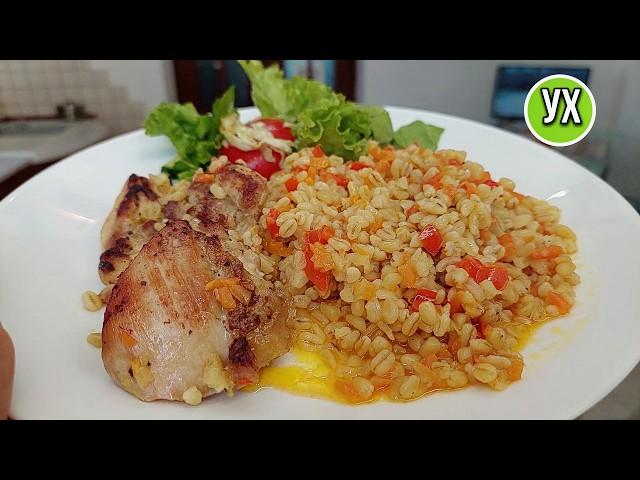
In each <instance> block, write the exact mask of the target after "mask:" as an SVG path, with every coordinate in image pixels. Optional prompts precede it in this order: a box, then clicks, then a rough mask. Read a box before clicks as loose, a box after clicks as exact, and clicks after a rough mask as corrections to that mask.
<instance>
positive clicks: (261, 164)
mask: <svg viewBox="0 0 640 480" xmlns="http://www.w3.org/2000/svg"><path fill="white" fill-rule="evenodd" d="M271 152H272V154H273V158H274V159H275V160H276V161H275V162H268V161H267V160H266V159H265V158H264V156H263V155H262V152H261V151H260V150H248V151H245V150H240V149H239V148H236V147H234V146H232V145H229V146H227V147H222V148H221V149H220V154H221V155H226V156H227V158H228V159H229V161H230V162H232V163H235V162H237V161H238V160H244V161H245V162H246V163H247V166H248V167H249V168H250V169H252V170H255V171H256V172H258V173H259V174H260V175H262V176H263V177H265V178H267V179H268V178H269V177H271V175H273V174H274V173H276V172H277V171H279V170H280V160H282V154H281V153H280V152H278V151H277V150H272V151H271Z"/></svg>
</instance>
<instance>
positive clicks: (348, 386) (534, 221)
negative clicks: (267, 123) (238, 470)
mask: <svg viewBox="0 0 640 480" xmlns="http://www.w3.org/2000/svg"><path fill="white" fill-rule="evenodd" d="M242 163H243V162H242V161H239V162H236V164H235V165H234V164H232V163H230V162H229V161H228V159H227V158H226V157H225V156H219V157H217V158H214V159H213V160H212V162H211V164H210V166H209V167H208V170H207V172H203V171H202V170H199V171H197V172H196V174H195V176H194V178H193V180H192V181H185V180H182V181H177V182H174V183H173V184H172V183H170V181H169V178H168V177H167V176H166V175H164V174H162V175H157V176H155V175H151V176H150V178H149V179H146V178H144V177H138V176H136V175H132V176H131V177H130V178H129V179H128V180H127V182H126V183H125V186H124V187H123V190H122V192H121V194H120V196H119V197H118V199H116V202H115V204H114V208H113V210H112V212H111V214H110V216H109V218H108V219H107V221H106V222H105V226H104V227H103V231H102V234H103V245H104V248H105V251H104V252H103V253H102V255H101V257H100V260H101V261H100V266H99V272H100V276H101V279H102V280H103V282H104V284H105V285H106V287H105V289H104V290H103V291H102V292H100V294H99V295H98V294H96V293H93V292H85V294H84V295H83V303H84V305H85V308H87V309H88V310H91V311H96V310H98V309H100V308H101V307H102V306H103V304H104V305H106V306H107V308H106V312H105V322H104V325H103V330H102V335H100V334H99V333H93V334H90V335H89V337H88V341H89V343H91V344H92V345H95V346H98V347H102V350H103V359H104V360H105V368H107V370H108V371H109V373H110V375H111V376H112V377H113V378H114V379H115V380H116V382H117V383H118V384H120V385H121V386H122V387H123V388H124V389H125V390H127V391H129V392H131V393H133V394H134V395H136V396H137V397H139V398H141V399H143V400H153V399H157V398H165V399H172V400H180V399H182V400H183V401H185V402H187V403H190V404H197V403H200V401H201V400H202V398H203V397H206V396H209V395H212V394H215V393H217V392H220V391H222V390H226V391H227V393H228V394H229V395H232V394H233V391H234V390H237V389H238V388H243V387H247V386H252V385H253V386H255V385H258V386H260V385H262V384H261V383H260V382H258V374H259V372H260V369H261V368H263V367H264V366H266V365H268V364H269V363H270V362H271V360H273V359H275V358H277V357H279V356H280V355H282V354H283V353H285V352H286V351H287V350H288V349H289V348H290V345H291V344H290V337H291V336H292V337H293V343H294V347H295V348H296V349H297V351H300V350H302V351H307V352H311V354H313V355H314V356H315V358H318V357H320V359H321V360H322V362H323V364H324V365H323V367H324V368H325V369H326V368H328V369H329V370H330V372H331V374H330V375H325V376H324V377H323V378H324V380H323V381H324V383H327V382H328V383H331V385H330V388H331V394H325V395H321V396H325V397H328V398H333V399H338V400H341V401H346V402H349V403H363V402H368V401H372V400H375V399H378V398H380V397H384V398H387V399H389V400H402V401H404V400H412V399H415V398H418V397H420V396H422V395H424V394H426V393H428V392H431V391H434V390H443V389H457V388H461V387H464V386H466V385H469V384H484V385H487V386H489V387H491V388H493V389H495V390H503V389H505V388H506V387H507V386H508V385H509V384H510V383H512V382H514V381H517V380H520V379H521V377H522V375H523V370H524V362H523V359H522V356H521V355H520V354H519V353H518V347H519V345H520V343H521V340H522V338H523V337H525V336H527V334H528V333H529V332H530V331H531V326H532V325H535V324H537V323H540V322H543V321H545V320H548V319H550V318H554V317H558V316H561V315H564V314H566V313H568V312H569V310H570V309H571V307H572V305H573V303H574V300H575V292H574V287H575V286H576V285H577V284H578V283H579V282H580V278H579V277H578V275H577V274H576V273H575V264H574V263H573V261H572V259H571V257H570V255H572V254H573V253H575V252H576V249H577V245H576V237H575V235H574V233H573V232H572V231H571V229H569V228H568V227H566V226H564V225H562V224H560V223H559V219H560V211H559V210H558V208H556V207H554V206H552V205H550V204H549V203H547V202H545V201H543V200H538V199H535V198H533V197H530V196H525V195H523V194H521V193H519V192H517V191H516V190H515V184H514V182H513V181H511V180H509V179H507V178H501V179H500V180H498V181H496V180H494V179H492V177H491V174H490V173H489V172H487V171H485V170H484V169H483V167H482V166H481V165H480V164H478V163H474V162H472V161H467V159H466V154H465V153H464V152H461V151H454V150H440V151H436V152H433V151H431V150H428V149H423V148H420V147H418V146H417V145H413V146H410V147H408V148H404V149H396V148H393V147H384V148H383V147H380V146H379V145H378V144H377V143H376V142H373V141H371V142H369V144H368V147H367V154H366V155H363V156H361V157H360V158H359V159H357V160H356V161H348V162H345V161H344V160H343V159H342V158H340V157H338V156H328V155H325V154H324V152H323V151H322V149H321V148H320V147H315V148H313V149H311V148H305V149H302V150H300V151H298V152H295V153H292V154H290V155H288V156H287V157H286V158H285V159H284V161H283V162H282V170H281V171H279V172H277V173H275V174H273V175H272V176H271V178H270V179H269V180H268V181H267V180H265V179H264V178H262V177H260V176H259V175H257V174H255V173H253V172H252V171H251V170H249V169H247V168H246V167H244V166H242V165H239V164H242ZM189 245H191V247H193V248H191V247H189ZM198 245H199V246H198ZM212 249H213V250H212ZM209 250H211V251H209ZM199 252H200V253H199ZM205 253H206V259H207V260H206V261H205V260H203V259H205V256H203V255H204V254H205ZM229 253H230V254H231V256H229ZM187 254H189V255H191V254H192V255H191V257H193V258H191V257H189V258H190V259H189V260H187V261H181V260H180V259H181V258H182V257H183V256H185V255H187ZM198 255H199V256H198ZM218 257H220V258H222V257H224V259H226V261H224V262H223V261H222V260H220V262H223V263H220V262H218V263H220V265H218V263H216V261H217V260H216V261H213V263H211V262H212V259H214V260H215V259H216V258H218ZM236 264H237V265H236ZM229 265H235V266H234V267H233V268H231V270H229V268H227V266H229ZM227 270H229V271H227ZM138 277H139V278H138ZM174 277H175V278H174ZM187 284H188V285H187ZM214 284H215V285H214ZM209 287H211V288H209ZM214 287H215V288H214ZM183 290H184V292H183ZM210 290H211V291H210ZM170 292H174V294H170ZM177 292H182V293H180V294H178V293H177ZM234 292H235V293H234ZM260 292H262V293H260ZM265 292H271V293H266V294H265ZM223 294H225V295H223ZM261 295H262V296H261ZM154 299H159V301H160V303H158V301H157V300H154ZM265 305H266V307H265ZM267 307H268V308H267ZM265 308H266V309H265ZM149 312H152V313H153V314H150V313H149ZM269 312H271V313H269ZM203 315H204V316H205V317H206V318H207V320H206V321H205V322H204V323H202V321H201V320H202V318H204V317H203ZM209 317H211V318H209ZM154 322H155V323H154ZM155 324H157V325H156V326H155V327H153V328H152V326H153V325H155ZM174 324H175V325H174ZM287 327H288V328H287ZM211 329H213V330H211ZM192 330H193V332H192ZM210 330H211V331H210ZM214 330H215V332H214ZM212 332H213V333H212ZM192 333H193V335H192ZM291 334H292V335H291ZM178 337H180V338H181V340H180V342H181V343H180V345H181V347H180V348H178V349H177V350H176V351H177V352H182V353H180V355H183V356H184V358H182V357H179V355H178V354H176V353H175V352H174V350H175V348H174V347H175V345H174V343H172V342H174V339H176V338H178ZM109 339H111V340H109ZM213 340H215V341H214V342H213V343H212V341H213ZM114 342H115V343H114ZM158 342H160V343H158ZM114 345H115V346H114ZM160 345H164V346H162V347H160ZM188 345H190V346H188ZM240 347H242V349H240ZM114 352H115V353H114ZM171 352H173V353H171ZM203 352H204V353H203ZM116 353H117V355H116ZM178 357H179V358H178ZM141 362H142V363H141ZM172 362H173V363H172ZM176 362H177V365H174V363H176ZM212 362H213V363H212ZM216 362H217V363H216ZM214 364H215V365H218V367H216V368H217V370H216V372H217V374H216V376H215V380H216V381H215V382H214V381H210V379H209V380H207V378H208V376H209V377H211V375H208V376H207V372H208V371H210V370H211V368H212V367H211V365H214ZM275 368H276V369H277V368H278V367H275ZM143 369H144V372H143V371H142V370H143ZM127 372H128V373H127ZM203 372H204V373H203ZM142 373H144V375H142ZM272 373H273V370H271V371H270V374H272ZM295 378H297V377H295ZM295 378H294V381H293V383H296V380H295ZM290 383H291V382H290ZM298 383H299V382H298ZM264 385H268V382H267V383H265V384H264ZM281 386H283V385H281ZM285 388H286V387H285ZM293 390H294V391H298V392H300V393H304V394H309V392H308V391H306V390H304V389H302V390H301V389H297V390H296V389H293ZM324 391H325V393H326V392H327V391H326V389H325V390H324ZM311 394H313V392H312V393H311Z"/></svg>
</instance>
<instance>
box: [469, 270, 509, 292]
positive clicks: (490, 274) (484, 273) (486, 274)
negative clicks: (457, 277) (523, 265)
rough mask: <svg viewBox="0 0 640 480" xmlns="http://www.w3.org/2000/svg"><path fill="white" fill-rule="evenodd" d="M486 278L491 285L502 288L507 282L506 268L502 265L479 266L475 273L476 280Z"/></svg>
mask: <svg viewBox="0 0 640 480" xmlns="http://www.w3.org/2000/svg"><path fill="white" fill-rule="evenodd" d="M486 279H489V280H491V283H493V286H494V287H496V289H497V290H504V287H506V286H507V282H509V274H508V273H507V270H506V269H504V268H502V267H484V266H483V267H481V268H480V269H479V270H478V273H476V282H477V283H480V282H482V281H484V280H486Z"/></svg>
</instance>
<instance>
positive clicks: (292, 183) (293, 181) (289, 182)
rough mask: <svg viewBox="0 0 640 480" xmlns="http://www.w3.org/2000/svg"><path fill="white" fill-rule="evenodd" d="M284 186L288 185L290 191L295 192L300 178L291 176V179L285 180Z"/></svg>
mask: <svg viewBox="0 0 640 480" xmlns="http://www.w3.org/2000/svg"><path fill="white" fill-rule="evenodd" d="M284 186H285V187H286V189H287V191H288V192H293V191H294V190H296V189H297V188H298V180H296V178H295V177H291V178H290V179H289V180H287V181H286V182H284Z"/></svg>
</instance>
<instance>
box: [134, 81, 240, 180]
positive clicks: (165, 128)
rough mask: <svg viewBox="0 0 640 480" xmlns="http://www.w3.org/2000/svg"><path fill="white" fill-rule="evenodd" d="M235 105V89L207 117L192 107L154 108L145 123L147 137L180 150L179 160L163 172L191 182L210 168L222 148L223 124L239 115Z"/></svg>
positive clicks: (172, 162)
mask: <svg viewBox="0 0 640 480" xmlns="http://www.w3.org/2000/svg"><path fill="white" fill-rule="evenodd" d="M234 102H235V89H234V87H233V86H232V87H230V88H229V89H227V91H226V92H225V93H224V94H223V95H222V96H221V97H220V98H218V99H217V100H216V101H215V102H214V104H213V106H212V108H211V113H207V114H205V115H200V114H199V113H198V112H197V110H196V109H195V107H194V106H193V104H191V103H185V104H183V105H181V104H177V103H161V104H160V105H158V106H157V107H156V108H154V109H153V110H152V111H151V112H150V113H149V115H147V118H146V119H145V121H144V128H145V133H146V134H147V135H150V136H159V135H165V136H167V137H168V138H169V140H170V141H171V143H172V144H173V146H174V147H175V149H176V156H175V157H174V158H173V159H172V160H170V161H169V162H167V163H166V164H165V165H164V166H163V167H162V171H163V172H165V173H167V174H168V175H169V176H170V177H171V178H177V179H190V178H191V177H192V176H193V174H194V173H195V171H196V170H197V169H198V168H202V167H205V166H206V165H208V164H209V161H210V160H211V157H212V156H213V155H214V154H215V153H217V151H218V150H219V149H220V146H221V145H222V140H223V136H222V133H220V120H221V119H222V118H223V117H225V116H227V115H229V114H231V113H233V112H234V111H235V107H234Z"/></svg>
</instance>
